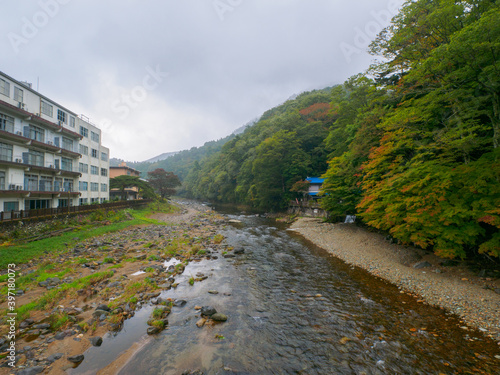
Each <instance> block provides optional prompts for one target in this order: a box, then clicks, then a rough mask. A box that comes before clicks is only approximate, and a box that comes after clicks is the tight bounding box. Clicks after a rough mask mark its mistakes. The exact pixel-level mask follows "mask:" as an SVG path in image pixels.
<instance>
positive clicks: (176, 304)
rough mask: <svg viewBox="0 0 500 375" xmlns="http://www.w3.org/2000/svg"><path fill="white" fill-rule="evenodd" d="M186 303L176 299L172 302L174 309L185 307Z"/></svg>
mask: <svg viewBox="0 0 500 375" xmlns="http://www.w3.org/2000/svg"><path fill="white" fill-rule="evenodd" d="M186 303H187V301H185V300H183V299H176V300H175V301H174V306H175V307H184V305H186Z"/></svg>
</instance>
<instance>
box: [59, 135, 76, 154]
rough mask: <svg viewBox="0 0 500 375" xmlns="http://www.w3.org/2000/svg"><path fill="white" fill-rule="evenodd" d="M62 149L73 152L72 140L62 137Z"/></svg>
mask: <svg viewBox="0 0 500 375" xmlns="http://www.w3.org/2000/svg"><path fill="white" fill-rule="evenodd" d="M62 148H64V149H65V150H68V151H74V148H73V140H72V139H69V138H65V137H63V139H62Z"/></svg>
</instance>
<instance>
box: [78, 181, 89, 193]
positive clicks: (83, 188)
mask: <svg viewBox="0 0 500 375" xmlns="http://www.w3.org/2000/svg"><path fill="white" fill-rule="evenodd" d="M88 189H89V183H88V182H85V181H80V182H79V190H80V191H87V190H88Z"/></svg>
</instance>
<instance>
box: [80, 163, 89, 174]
mask: <svg viewBox="0 0 500 375" xmlns="http://www.w3.org/2000/svg"><path fill="white" fill-rule="evenodd" d="M78 170H79V171H80V173H89V165H88V164H84V163H80V165H79V168H78Z"/></svg>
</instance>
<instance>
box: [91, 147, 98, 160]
mask: <svg viewBox="0 0 500 375" xmlns="http://www.w3.org/2000/svg"><path fill="white" fill-rule="evenodd" d="M91 151H92V152H91V156H92V157H93V158H97V157H99V156H98V155H99V153H98V152H97V150H95V149H91Z"/></svg>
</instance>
